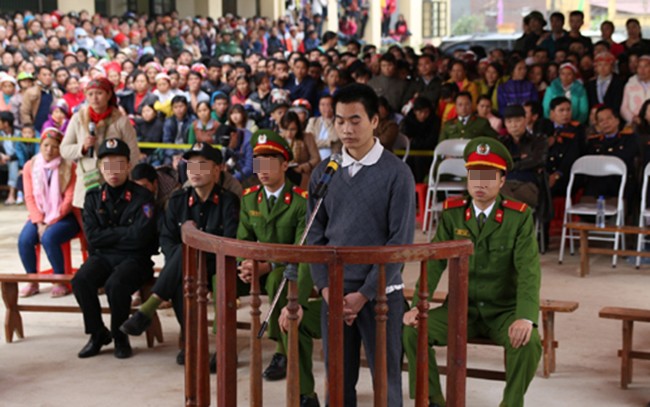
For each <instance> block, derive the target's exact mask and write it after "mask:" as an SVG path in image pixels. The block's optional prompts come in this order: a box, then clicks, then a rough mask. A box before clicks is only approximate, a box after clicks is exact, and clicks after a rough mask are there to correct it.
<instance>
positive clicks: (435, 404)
mask: <svg viewBox="0 0 650 407" xmlns="http://www.w3.org/2000/svg"><path fill="white" fill-rule="evenodd" d="M429 407H440V404H438V403H429Z"/></svg>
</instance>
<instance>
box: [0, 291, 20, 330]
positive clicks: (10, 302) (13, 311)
mask: <svg viewBox="0 0 650 407" xmlns="http://www.w3.org/2000/svg"><path fill="white" fill-rule="evenodd" d="M0 284H2V301H3V302H4V304H5V341H7V343H11V342H12V341H13V339H14V332H16V334H17V335H18V338H20V339H22V338H23V337H24V335H23V319H22V317H21V316H20V312H18V283H12V282H3V283H0Z"/></svg>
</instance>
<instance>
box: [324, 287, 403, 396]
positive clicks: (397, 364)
mask: <svg viewBox="0 0 650 407" xmlns="http://www.w3.org/2000/svg"><path fill="white" fill-rule="evenodd" d="M345 294H347V293H345ZM387 297H388V315H387V316H388V321H386V359H387V362H388V363H387V368H388V369H387V370H388V372H387V373H388V374H387V376H388V405H389V406H391V407H401V406H402V338H401V335H402V317H403V316H404V295H403V293H402V291H401V290H398V291H394V292H392V293H390V294H388V296H387ZM376 305H377V302H376V301H375V300H372V301H368V302H367V303H366V304H365V305H364V306H363V308H361V311H359V314H357V318H356V320H355V321H354V323H353V324H352V326H348V325H347V324H344V326H343V381H344V383H343V392H344V396H343V398H344V405H345V407H356V405H357V390H356V386H357V381H358V380H359V366H360V357H361V345H362V344H363V347H364V350H365V351H366V358H367V360H368V366H369V367H370V372H371V374H372V375H373V377H374V375H375V352H376V350H377V344H376V338H375V335H376V329H375V328H376V321H375V316H376V313H375V306H376ZM328 314H329V306H328V304H327V302H325V301H323V303H322V305H321V316H320V324H321V331H322V337H323V351H324V353H325V361H326V362H325V369H326V370H327V366H328V364H327V360H328V355H329V349H328V343H329V340H328V328H329V327H328ZM326 405H328V406H329V400H327V402H326Z"/></svg>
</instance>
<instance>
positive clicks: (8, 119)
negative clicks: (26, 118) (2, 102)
mask: <svg viewBox="0 0 650 407" xmlns="http://www.w3.org/2000/svg"><path fill="white" fill-rule="evenodd" d="M14 120H15V117H14V114H13V113H11V112H10V111H4V112H0V122H5V123H9V125H10V126H11V128H12V129H13V127H14Z"/></svg>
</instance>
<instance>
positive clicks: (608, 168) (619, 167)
mask: <svg viewBox="0 0 650 407" xmlns="http://www.w3.org/2000/svg"><path fill="white" fill-rule="evenodd" d="M579 174H580V175H587V176H591V177H607V176H612V175H617V176H619V177H621V183H620V185H619V189H618V199H617V202H616V205H610V204H605V218H606V219H607V218H608V217H610V218H611V217H616V226H619V227H620V226H623V221H624V211H625V209H624V204H623V193H624V191H625V181H626V178H627V167H626V166H625V162H624V161H623V160H621V159H620V158H618V157H614V156H606V155H586V156H583V157H580V158H578V159H577V160H576V162H575V163H573V166H572V167H571V175H570V178H569V184H568V185H567V191H566V204H565V207H564V221H563V223H562V239H561V241H560V256H559V258H558V261H559V262H560V264H561V263H562V260H563V259H564V244H565V240H566V239H567V238H568V239H569V246H570V250H571V254H573V253H574V243H573V241H574V240H576V239H578V236H574V235H573V230H571V231H570V232H569V236H567V228H566V225H567V223H569V220H570V219H571V216H572V215H591V216H595V215H596V213H597V204H596V203H579V204H575V205H574V204H573V202H571V189H572V188H573V181H574V179H575V176H576V175H579ZM609 234H611V233H608V232H600V233H598V232H594V233H592V234H591V235H590V236H589V239H590V240H600V241H607V242H613V243H614V250H618V245H619V239H620V240H621V241H622V244H623V246H625V235H624V234H622V233H618V232H616V233H614V234H613V235H614V237H613V238H611V237H602V236H603V235H609ZM592 235H594V236H592ZM598 235H600V236H598ZM617 257H618V256H616V255H614V256H612V267H616V260H617Z"/></svg>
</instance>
